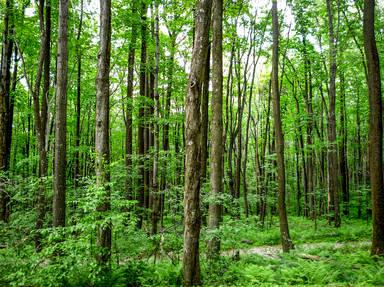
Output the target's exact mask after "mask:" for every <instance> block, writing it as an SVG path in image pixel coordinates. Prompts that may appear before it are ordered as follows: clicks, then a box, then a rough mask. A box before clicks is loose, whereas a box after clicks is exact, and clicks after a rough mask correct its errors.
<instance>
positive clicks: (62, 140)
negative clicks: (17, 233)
mask: <svg viewBox="0 0 384 287" xmlns="http://www.w3.org/2000/svg"><path fill="white" fill-rule="evenodd" d="M57 49H58V51H57V55H58V56H57V89H56V119H55V123H56V127H55V168H54V177H53V178H54V184H53V187H54V192H53V226H54V227H57V226H65V188H66V186H65V180H66V164H67V159H66V152H67V145H66V142H67V77H68V75H67V73H68V0H60V2H59V43H58V48H57Z"/></svg>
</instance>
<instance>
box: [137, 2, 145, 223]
mask: <svg viewBox="0 0 384 287" xmlns="http://www.w3.org/2000/svg"><path fill="white" fill-rule="evenodd" d="M141 5H142V7H141V60H140V109H139V119H138V120H139V125H138V146H139V192H138V196H139V197H138V209H139V210H138V222H137V227H138V228H141V227H142V224H143V216H144V201H145V167H144V164H145V160H144V153H145V121H144V116H145V107H144V98H145V97H146V86H147V85H146V81H147V80H146V79H147V77H146V69H147V68H146V65H147V42H146V37H147V31H146V30H147V25H146V21H147V15H146V14H147V6H146V4H145V3H144V2H143V3H142V4H141Z"/></svg>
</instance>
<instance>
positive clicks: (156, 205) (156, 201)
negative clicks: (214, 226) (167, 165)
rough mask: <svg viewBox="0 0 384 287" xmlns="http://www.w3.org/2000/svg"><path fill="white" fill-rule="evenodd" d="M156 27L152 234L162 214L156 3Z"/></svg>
mask: <svg viewBox="0 0 384 287" xmlns="http://www.w3.org/2000/svg"><path fill="white" fill-rule="evenodd" d="M154 24H155V27H154V38H155V44H156V51H155V69H154V73H153V75H154V102H155V117H156V122H155V124H154V144H155V150H154V157H153V172H152V206H151V207H152V234H156V233H157V225H158V221H159V212H160V196H159V192H158V191H159V184H158V170H159V149H160V140H159V124H158V122H157V120H158V119H159V117H160V100H159V65H160V39H159V5H158V4H157V3H155V23H154Z"/></svg>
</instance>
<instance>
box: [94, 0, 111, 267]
mask: <svg viewBox="0 0 384 287" xmlns="http://www.w3.org/2000/svg"><path fill="white" fill-rule="evenodd" d="M110 61H111V0H100V50H99V60H98V73H97V78H96V135H95V152H96V184H97V187H98V202H97V211H98V212H99V216H100V217H99V220H100V221H101V223H100V224H99V226H98V234H97V246H98V247H99V248H100V252H99V253H98V255H97V260H98V262H99V263H100V264H105V263H107V261H108V260H109V259H110V257H111V243H112V242H111V235H112V234H111V221H110V219H109V218H107V215H106V213H107V212H108V211H109V210H110V208H111V203H110V195H111V194H110V193H111V191H110V187H109V181H110V171H109V161H110V150H109V72H110Z"/></svg>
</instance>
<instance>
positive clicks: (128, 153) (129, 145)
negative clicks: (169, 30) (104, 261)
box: [125, 1, 137, 200]
mask: <svg viewBox="0 0 384 287" xmlns="http://www.w3.org/2000/svg"><path fill="white" fill-rule="evenodd" d="M131 5H132V19H133V20H132V21H133V22H132V30H131V41H130V43H129V51H128V76H127V108H126V116H125V168H126V177H125V198H126V199H128V200H132V199H134V197H133V188H132V152H133V129H132V123H133V121H132V114H133V73H134V68H135V52H136V42H137V41H136V39H137V35H136V33H137V24H136V13H137V6H136V5H137V3H136V1H132V4H131Z"/></svg>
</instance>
